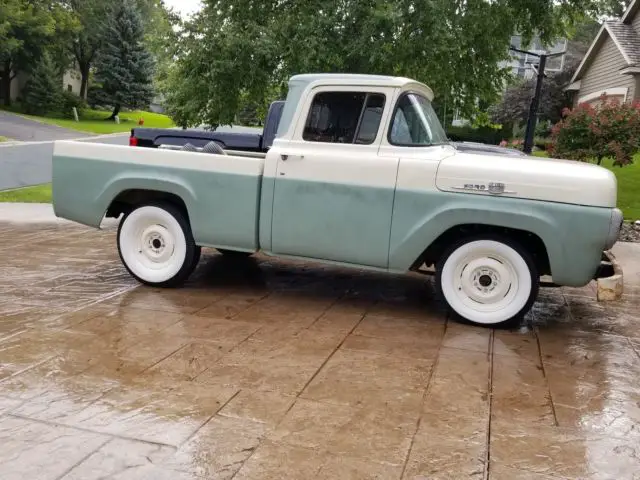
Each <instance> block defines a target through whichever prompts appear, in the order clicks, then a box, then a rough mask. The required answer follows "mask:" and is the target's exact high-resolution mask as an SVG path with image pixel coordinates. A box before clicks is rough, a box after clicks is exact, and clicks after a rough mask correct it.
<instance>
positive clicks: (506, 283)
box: [436, 236, 539, 327]
mask: <svg viewBox="0 0 640 480" xmlns="http://www.w3.org/2000/svg"><path fill="white" fill-rule="evenodd" d="M538 280H539V277H538V272H537V268H536V265H535V262H534V261H533V259H532V257H531V255H530V254H529V253H528V252H527V251H526V250H525V249H524V248H522V247H521V246H520V245H518V244H517V243H515V242H513V241H511V240H510V239H507V238H502V237H498V236H495V237H494V236H484V237H476V238H470V239H466V240H463V241H461V242H458V243H457V244H456V245H454V246H453V247H451V248H450V249H449V250H448V251H447V252H445V254H444V255H443V256H442V258H441V259H440V261H439V262H438V266H437V273H436V284H437V287H438V290H439V292H440V294H441V295H442V296H443V297H444V300H445V301H446V302H447V304H448V305H449V307H450V308H451V309H452V310H453V311H454V312H455V313H456V314H458V315H459V316H460V317H462V318H463V319H465V320H467V321H469V322H471V323H475V324H478V325H483V326H493V327H498V326H500V327H501V326H507V325H511V324H513V323H515V322H516V321H519V320H520V319H521V318H522V316H523V315H525V314H526V313H527V312H528V311H529V310H530V309H531V306H532V305H533V302H534V301H535V299H536V297H537V295H538V289H539V282H538Z"/></svg>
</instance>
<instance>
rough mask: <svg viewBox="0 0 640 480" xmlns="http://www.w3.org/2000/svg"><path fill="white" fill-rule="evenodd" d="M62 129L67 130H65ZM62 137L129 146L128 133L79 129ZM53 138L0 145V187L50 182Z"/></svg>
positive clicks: (7, 187)
mask: <svg viewBox="0 0 640 480" xmlns="http://www.w3.org/2000/svg"><path fill="white" fill-rule="evenodd" d="M61 130H63V132H67V131H65V130H64V129H61ZM72 133H73V134H74V136H66V137H63V138H60V139H61V140H62V139H72V138H75V139H78V140H82V141H87V142H95V143H110V144H115V145H127V144H128V143H129V134H128V133H123V134H122V135H118V136H103V137H89V136H86V135H83V134H82V133H79V132H72ZM52 155H53V141H46V142H38V143H24V144H14V145H2V144H0V190H6V189H10V188H18V187H24V186H28V185H37V184H40V183H47V182H50V181H51V156H52Z"/></svg>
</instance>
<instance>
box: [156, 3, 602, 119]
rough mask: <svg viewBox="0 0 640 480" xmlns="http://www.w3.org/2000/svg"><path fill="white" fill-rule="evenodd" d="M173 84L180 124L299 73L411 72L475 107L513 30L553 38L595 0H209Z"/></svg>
mask: <svg viewBox="0 0 640 480" xmlns="http://www.w3.org/2000/svg"><path fill="white" fill-rule="evenodd" d="M203 3H204V8H203V10H202V11H201V12H200V13H199V14H198V15H197V16H196V17H195V19H194V20H193V21H192V22H190V23H189V24H188V25H187V26H186V28H185V31H184V35H183V41H182V42H181V45H180V47H181V50H180V52H179V53H180V55H179V58H178V60H177V62H176V64H175V65H174V66H173V67H172V71H171V72H170V76H169V79H170V80H169V82H167V85H166V87H165V91H166V94H167V101H168V107H169V111H170V113H171V114H172V115H173V116H174V118H175V119H176V120H177V121H178V122H179V123H181V124H185V125H196V124H202V123H204V124H209V125H212V126H215V125H217V124H221V123H230V122H232V121H233V118H234V116H235V114H236V112H237V111H238V110H239V108H240V107H241V106H242V102H245V101H246V102H254V103H264V102H266V101H267V100H270V99H271V98H269V96H268V95H270V94H271V92H272V91H273V90H274V89H275V91H280V92H282V91H283V90H284V87H285V86H286V85H285V82H286V79H287V78H288V77H289V76H290V75H292V74H295V73H305V72H353V73H378V74H389V75H403V76H409V77H413V78H416V79H418V80H420V81H423V82H425V83H427V84H429V85H430V86H431V87H432V88H433V89H434V91H435V93H436V95H437V96H438V97H440V98H444V97H446V98H447V99H448V101H449V102H450V103H449V107H450V108H456V109H458V110H459V111H460V113H461V114H462V115H469V114H472V113H473V111H474V110H475V106H476V105H477V101H478V99H479V100H481V101H493V100H495V98H496V95H497V94H498V92H499V91H500V90H501V87H502V85H503V83H504V81H505V80H506V78H507V76H508V70H507V69H503V68H500V67H499V63H500V61H501V60H505V59H507V58H508V55H509V52H508V46H509V41H510V38H511V35H512V34H513V33H515V32H519V33H520V34H522V35H523V36H524V40H525V42H526V41H527V40H528V39H530V38H531V37H532V36H533V34H534V33H535V34H537V35H539V36H540V37H541V39H542V40H543V41H550V40H553V39H554V38H556V37H557V36H559V35H562V34H564V33H565V32H566V31H567V29H568V28H569V27H570V26H571V25H572V24H573V23H575V21H576V19H578V18H579V17H580V16H581V15H583V14H584V12H592V13H594V14H596V13H599V11H600V9H601V6H602V5H601V4H600V2H598V1H595V0H557V1H556V0H537V1H535V2H532V1H531V0H475V1H473V2H471V1H462V0H456V1H452V0H291V1H286V2H283V1H281V0H204V2H203Z"/></svg>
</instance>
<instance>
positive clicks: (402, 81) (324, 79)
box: [289, 73, 433, 100]
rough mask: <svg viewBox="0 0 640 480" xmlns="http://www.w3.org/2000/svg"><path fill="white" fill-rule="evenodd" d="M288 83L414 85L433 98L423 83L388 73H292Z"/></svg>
mask: <svg viewBox="0 0 640 480" xmlns="http://www.w3.org/2000/svg"><path fill="white" fill-rule="evenodd" d="M289 83H290V84H291V83H295V84H298V85H305V86H306V85H310V84H312V83H315V84H323V85H326V84H335V85H371V86H380V87H398V88H404V87H407V86H410V85H416V86H419V87H421V88H423V89H426V90H427V91H428V92H429V94H430V95H429V97H430V98H429V100H433V91H432V90H431V89H430V88H429V87H428V86H427V85H425V84H423V83H420V82H418V81H416V80H412V79H410V78H405V77H392V76H388V75H364V74H357V73H305V74H301V75H294V76H293V77H291V78H290V79H289Z"/></svg>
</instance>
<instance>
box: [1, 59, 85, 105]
mask: <svg viewBox="0 0 640 480" xmlns="http://www.w3.org/2000/svg"><path fill="white" fill-rule="evenodd" d="M27 80H29V74H28V73H25V72H18V74H17V75H16V77H15V78H14V79H13V81H12V82H11V100H12V101H15V100H17V99H18V98H20V96H21V94H22V90H23V89H24V86H25V85H26V84H27ZM61 82H62V88H63V90H66V91H68V92H73V93H75V94H76V95H80V84H81V77H80V71H79V70H78V69H77V68H74V67H72V68H70V69H69V70H67V71H66V72H65V73H64V75H63V76H62V79H61ZM1 98H2V92H0V99H1Z"/></svg>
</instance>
